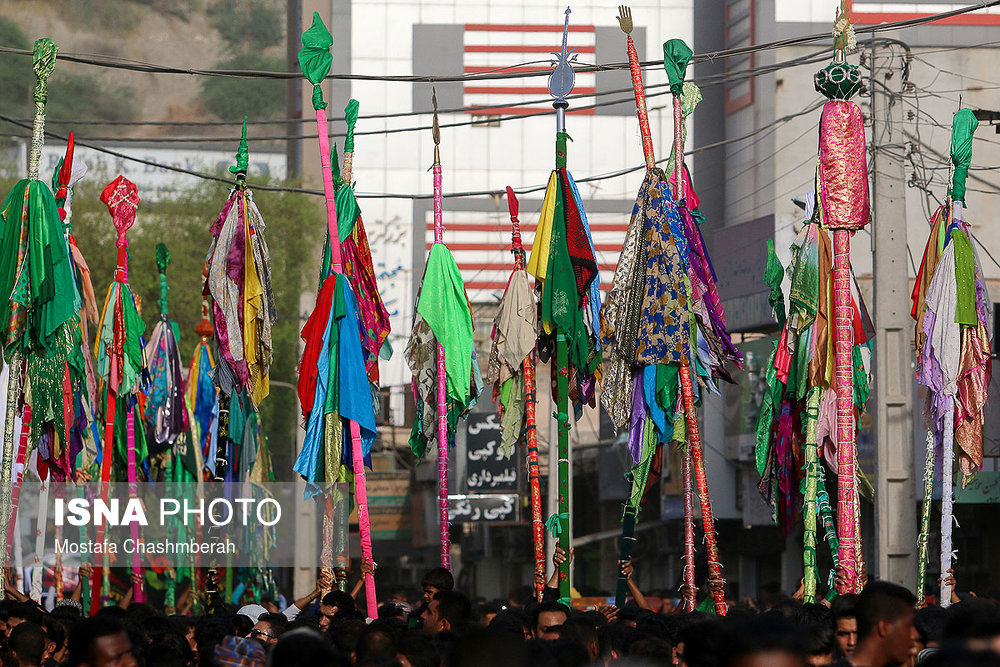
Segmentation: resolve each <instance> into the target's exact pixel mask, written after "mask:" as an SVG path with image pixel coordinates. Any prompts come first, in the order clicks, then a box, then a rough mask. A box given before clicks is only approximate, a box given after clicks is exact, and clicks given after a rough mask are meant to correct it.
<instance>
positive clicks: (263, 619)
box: [247, 612, 288, 644]
mask: <svg viewBox="0 0 1000 667" xmlns="http://www.w3.org/2000/svg"><path fill="white" fill-rule="evenodd" d="M287 626H288V619H287V618H285V615H284V614H272V613H270V612H268V613H266V614H261V615H260V616H259V617H258V618H257V622H256V623H254V626H253V627H252V628H251V629H250V632H248V633H247V638H248V639H256V640H258V641H261V642H263V643H265V644H277V643H278V640H279V639H281V635H282V634H284V632H285V628H286V627H287Z"/></svg>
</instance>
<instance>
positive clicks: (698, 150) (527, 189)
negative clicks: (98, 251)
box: [0, 108, 813, 200]
mask: <svg viewBox="0 0 1000 667" xmlns="http://www.w3.org/2000/svg"><path fill="white" fill-rule="evenodd" d="M812 111H813V109H812V108H807V109H806V110H803V111H801V112H798V113H795V114H789V115H787V116H783V117H781V118H778V119H776V120H775V121H772V122H771V123H768V124H767V125H762V126H761V127H759V128H756V129H754V130H752V131H750V132H748V133H747V134H744V135H741V136H739V137H733V138H730V139H724V140H722V141H716V142H714V143H711V144H705V145H704V146H699V147H697V148H693V149H691V150H688V151H685V153H684V154H685V155H695V154H698V153H701V152H703V151H707V150H710V149H712V148H718V147H719V146H725V145H729V144H733V143H738V142H740V141H745V140H746V139H749V138H752V137H754V136H756V135H758V134H760V133H761V132H764V131H766V130H768V129H769V128H771V127H773V126H777V125H780V124H784V123H787V122H788V121H790V120H792V119H793V118H797V117H798V116H802V115H805V114H806V113H811V112H812ZM0 121H5V122H7V123H11V124H12V125H16V126H18V127H23V128H26V129H30V127H31V126H30V125H29V124H28V123H23V122H21V121H19V120H17V119H15V118H11V117H9V116H5V115H3V114H0ZM45 134H46V136H48V137H51V138H53V139H58V140H60V141H66V140H67V137H66V136H65V135H63V134H59V133H56V132H51V131H49V130H46V131H45ZM74 141H75V143H76V145H78V146H83V147H86V148H90V149H92V150H96V151H98V152H100V153H105V154H107V155H111V156H113V157H117V158H121V159H123V160H128V161H130V162H137V163H139V164H144V165H147V166H151V167H157V168H161V169H165V170H167V171H173V172H176V173H181V174H186V175H188V176H194V177H196V178H200V179H203V180H207V181H216V182H219V183H228V184H231V183H232V180H231V179H229V178H224V177H222V176H217V175H215V174H209V173H206V172H201V171H195V170H193V169H185V168H184V167H177V166H174V165H168V164H161V163H159V162H154V161H152V160H145V159H142V158H137V157H133V156H131V155H126V154H125V153H121V152H119V151H115V150H112V149H109V148H105V147H102V146H98V145H96V144H92V143H89V142H88V141H86V140H80V139H76V138H75V137H74ZM668 159H669V158H663V159H662V160H659V161H658V162H659V163H665V162H667V160H668ZM645 168H646V166H645V165H639V166H635V167H627V168H625V169H619V170H617V171H613V172H610V173H607V174H599V175H595V176H587V177H584V178H579V179H576V182H577V183H589V182H594V181H603V180H608V179H612V178H618V177H620V176H625V175H627V174H631V173H634V172H637V171H641V170H643V169H645ZM249 185H250V187H252V188H253V189H255V190H260V191H266V192H294V193H300V194H308V195H314V196H320V197H321V196H324V193H323V191H322V190H313V189H309V188H296V187H289V186H273V185H255V184H253V183H252V182H251V183H249ZM546 187H547V186H546V185H536V186H528V187H521V188H515V189H514V191H515V192H516V193H517V194H530V193H533V192H541V191H544V190H545V188H546ZM503 193H504V190H477V191H467V192H450V193H445V194H444V196H445V197H477V196H483V195H488V196H493V195H502V194H503ZM356 196H357V198H358V199H411V200H416V199H431V198H433V196H434V195H433V194H404V193H364V192H358V193H357V194H356Z"/></svg>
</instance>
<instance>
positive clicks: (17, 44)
mask: <svg viewBox="0 0 1000 667" xmlns="http://www.w3.org/2000/svg"><path fill="white" fill-rule="evenodd" d="M0 44H3V45H4V46H10V47H13V48H15V49H30V48H31V42H30V41H28V37H27V36H26V35H25V34H24V32H23V31H22V30H21V28H20V27H19V26H18V25H17V24H16V23H15V22H14V21H12V20H10V19H9V18H6V17H4V16H0ZM34 79H35V77H34V75H33V74H32V73H31V58H30V57H27V56H19V55H13V54H6V55H4V56H3V61H2V64H0V113H2V114H4V115H8V116H15V117H18V118H24V117H25V116H27V115H28V113H29V110H30V109H31V88H32V86H33V85H34ZM8 127H10V126H8Z"/></svg>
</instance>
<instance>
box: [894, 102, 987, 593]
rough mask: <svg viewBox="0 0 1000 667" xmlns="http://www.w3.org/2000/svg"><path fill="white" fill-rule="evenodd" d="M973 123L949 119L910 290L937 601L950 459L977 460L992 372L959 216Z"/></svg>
mask: <svg viewBox="0 0 1000 667" xmlns="http://www.w3.org/2000/svg"><path fill="white" fill-rule="evenodd" d="M978 124H979V122H978V120H977V119H976V117H975V114H973V112H972V111H971V110H969V109H960V110H959V111H958V112H957V113H956V114H955V117H954V120H953V122H952V134H951V162H952V178H951V183H950V187H949V188H948V197H947V199H946V201H945V204H944V205H943V206H942V207H941V208H940V209H939V210H938V212H937V213H936V214H935V215H934V217H933V219H932V220H931V233H930V237H929V239H928V241H927V246H926V247H925V249H924V256H923V261H922V262H921V266H920V272H919V273H918V275H917V281H916V285H915V286H914V290H913V310H912V314H913V316H914V317H915V318H916V320H917V332H916V333H917V335H916V340H917V361H918V372H917V379H918V380H919V382H920V384H922V385H924V386H925V387H927V389H928V401H927V417H928V421H929V422H930V424H931V430H930V432H929V433H928V438H927V456H926V466H927V470H925V472H924V479H925V486H924V508H923V509H924V512H923V517H922V520H921V534H920V544H919V554H918V555H919V562H918V568H919V569H918V590H917V594H918V596H919V597H920V598H921V599H922V598H923V595H924V591H923V589H922V587H923V585H924V582H925V579H926V571H927V540H928V532H929V524H930V500H929V496H930V491H929V489H932V486H931V483H930V482H928V481H927V480H932V479H933V470H934V461H933V459H934V453H933V452H934V449H935V447H936V446H939V447H940V451H941V574H942V581H941V590H940V603H941V605H942V606H945V607H947V606H949V605H950V604H951V594H952V590H951V584H950V583H949V580H948V576H947V573H948V571H949V570H950V569H951V566H952V561H953V559H954V551H953V547H952V531H953V527H954V523H955V517H954V509H953V502H954V479H953V477H954V461H955V453H956V452H955V450H956V447H955V445H956V444H957V445H958V455H959V469H960V470H961V473H962V482H963V484H965V483H966V482H968V480H969V479H970V478H971V477H972V476H973V475H974V474H975V473H976V472H977V471H978V470H980V469H981V468H982V465H983V424H984V419H985V406H986V398H987V392H988V388H989V385H990V376H991V360H990V350H991V340H990V333H991V327H990V322H991V319H990V315H991V313H990V303H991V302H990V299H989V295H988V294H987V292H986V282H985V278H984V272H983V269H982V266H981V264H980V263H979V257H978V256H977V253H976V251H975V247H974V245H973V239H972V232H971V230H970V229H969V225H968V223H967V222H966V221H965V215H964V213H965V195H966V189H965V181H966V178H967V176H968V172H969V166H970V164H971V162H972V138H973V134H974V133H975V131H976V127H977V126H978Z"/></svg>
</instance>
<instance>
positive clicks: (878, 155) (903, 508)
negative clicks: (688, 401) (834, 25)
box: [859, 46, 920, 595]
mask: <svg viewBox="0 0 1000 667" xmlns="http://www.w3.org/2000/svg"><path fill="white" fill-rule="evenodd" d="M888 48H890V49H891V48H892V47H891V46H890V47H888ZM871 54H872V77H873V85H872V86H871V89H872V93H871V96H872V97H871V104H872V138H873V141H872V164H873V169H872V171H873V174H874V178H873V182H872V203H873V208H874V210H873V219H874V221H875V224H874V225H873V227H874V229H873V230H872V236H873V241H874V250H875V258H874V265H873V273H874V291H875V313H874V319H875V363H876V367H875V428H876V436H875V442H876V443H877V447H878V450H877V454H876V467H877V470H876V473H875V480H876V482H875V484H876V488H875V526H876V529H875V531H876V539H875V554H876V559H877V563H878V570H877V574H878V576H879V578H880V579H885V580H888V581H892V582H893V583H896V584H900V585H902V586H905V587H906V588H909V589H912V588H913V586H914V585H915V579H916V573H917V561H916V548H917V514H916V507H917V499H916V486H915V482H914V478H915V476H914V474H913V470H914V466H915V461H914V451H913V389H912V386H913V385H912V381H913V377H912V375H913V371H912V370H911V368H912V349H913V342H912V340H911V334H912V330H913V328H912V323H911V320H910V316H909V315H910V313H909V299H908V298H907V297H908V296H909V293H910V284H909V274H908V271H907V269H908V266H909V265H908V264H907V256H906V197H905V194H906V183H905V180H904V172H903V158H902V157H898V156H899V155H900V154H901V152H902V151H905V145H904V144H905V137H904V135H903V109H902V107H903V105H902V89H903V87H904V85H905V81H903V80H902V76H903V75H902V73H900V72H899V71H897V70H896V69H894V68H892V67H890V66H889V65H890V64H891V63H892V62H893V60H894V59H893V58H891V57H888V56H890V55H891V54H889V53H887V54H886V57H882V58H878V57H877V55H876V51H875V47H874V46H873V47H872V50H871ZM890 150H892V151H893V152H889V151H890ZM859 555H860V554H859ZM919 594H920V592H919V591H918V595H919Z"/></svg>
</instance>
